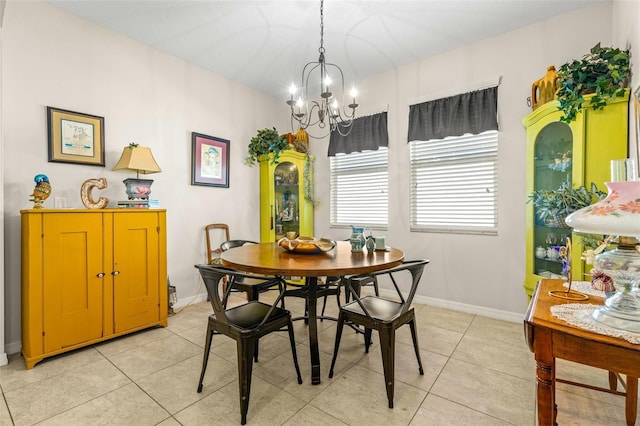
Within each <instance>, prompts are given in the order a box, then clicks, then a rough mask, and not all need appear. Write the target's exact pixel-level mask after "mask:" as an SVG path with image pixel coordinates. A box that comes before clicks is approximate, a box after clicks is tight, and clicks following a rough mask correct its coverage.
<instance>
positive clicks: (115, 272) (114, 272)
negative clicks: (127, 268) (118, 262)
mask: <svg viewBox="0 0 640 426" xmlns="http://www.w3.org/2000/svg"><path fill="white" fill-rule="evenodd" d="M111 275H120V271H113V272H112V273H111Z"/></svg>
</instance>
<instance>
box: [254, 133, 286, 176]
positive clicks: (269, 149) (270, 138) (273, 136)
mask: <svg viewBox="0 0 640 426" xmlns="http://www.w3.org/2000/svg"><path fill="white" fill-rule="evenodd" d="M248 149H249V156H248V157H247V158H245V162H246V163H247V164H248V165H250V166H252V165H254V164H255V163H256V162H257V161H259V159H260V157H261V156H263V155H267V156H268V155H269V153H273V156H272V157H271V164H276V163H277V162H278V158H279V157H280V152H281V151H284V150H286V149H289V143H288V142H287V139H286V138H284V137H281V136H280V134H279V133H278V131H277V130H276V128H275V127H274V128H272V129H262V130H258V134H257V135H256V136H254V137H252V138H251V142H250V143H249V147H248Z"/></svg>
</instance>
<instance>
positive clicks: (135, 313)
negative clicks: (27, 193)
mask: <svg viewBox="0 0 640 426" xmlns="http://www.w3.org/2000/svg"><path fill="white" fill-rule="evenodd" d="M21 218H22V354H23V355H24V359H25V362H26V366H27V368H28V369H29V368H33V366H34V365H35V364H36V363H37V362H38V361H41V360H42V359H43V358H46V357H50V356H53V355H57V354H60V353H62V352H66V351H69V350H72V349H77V348H80V347H83V346H87V345H91V344H94V343H97V342H100V341H103V340H106V339H110V338H113V337H117V336H120V335H123V334H126V333H130V332H133V331H137V330H141V329H143V328H147V327H151V326H156V325H159V326H164V327H166V326H167V254H166V244H167V242H166V212H165V210H161V209H104V210H82V209H65V210H53V209H33V210H23V211H21Z"/></svg>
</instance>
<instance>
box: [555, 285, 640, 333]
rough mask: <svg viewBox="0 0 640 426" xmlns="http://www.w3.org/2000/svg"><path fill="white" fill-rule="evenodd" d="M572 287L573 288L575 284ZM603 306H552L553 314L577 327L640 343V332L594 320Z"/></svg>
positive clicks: (573, 304)
mask: <svg viewBox="0 0 640 426" xmlns="http://www.w3.org/2000/svg"><path fill="white" fill-rule="evenodd" d="M571 288H573V285H572V286H571ZM594 291H596V290H594ZM601 293H602V292H601ZM601 307H602V305H594V304H591V303H568V304H564V305H554V306H552V307H551V314H552V315H553V316H555V317H558V318H559V319H561V320H562V321H565V322H568V323H569V324H571V325H573V326H575V327H580V328H584V329H585V330H589V331H593V332H595V333H598V334H604V335H605V336H611V337H618V338H621V339H624V340H626V341H627V342H629V343H633V344H634V345H639V344H640V333H634V332H632V331H626V330H620V329H617V328H612V327H607V326H606V325H604V324H601V323H599V322H596V321H595V320H593V318H591V314H592V313H593V311H594V310H596V309H597V308H601Z"/></svg>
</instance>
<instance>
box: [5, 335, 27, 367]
mask: <svg viewBox="0 0 640 426" xmlns="http://www.w3.org/2000/svg"><path fill="white" fill-rule="evenodd" d="M21 350H22V341H20V340H18V341H17V342H11V343H6V344H5V345H4V351H5V354H4V356H5V357H6V356H7V354H9V355H13V354H17V353H18V352H20V351H21ZM0 356H1V355H0ZM7 362H8V361H7ZM0 365H4V364H0Z"/></svg>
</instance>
